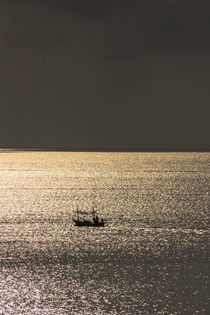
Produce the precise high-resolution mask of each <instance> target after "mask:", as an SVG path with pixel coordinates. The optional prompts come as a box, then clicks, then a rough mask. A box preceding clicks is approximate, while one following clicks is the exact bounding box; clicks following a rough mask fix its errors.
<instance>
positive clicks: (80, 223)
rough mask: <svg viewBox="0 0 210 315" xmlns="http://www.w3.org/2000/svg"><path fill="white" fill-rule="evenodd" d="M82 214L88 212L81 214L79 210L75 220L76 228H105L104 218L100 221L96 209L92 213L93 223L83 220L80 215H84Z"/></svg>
mask: <svg viewBox="0 0 210 315" xmlns="http://www.w3.org/2000/svg"><path fill="white" fill-rule="evenodd" d="M82 213H85V214H86V212H81V211H79V210H78V209H77V218H76V219H75V218H73V222H74V225H76V226H96V227H100V226H102V227H103V226H104V220H103V218H101V219H99V217H98V215H97V214H96V212H95V210H94V208H93V211H92V215H93V218H92V221H91V220H86V219H83V218H81V217H80V214H82Z"/></svg>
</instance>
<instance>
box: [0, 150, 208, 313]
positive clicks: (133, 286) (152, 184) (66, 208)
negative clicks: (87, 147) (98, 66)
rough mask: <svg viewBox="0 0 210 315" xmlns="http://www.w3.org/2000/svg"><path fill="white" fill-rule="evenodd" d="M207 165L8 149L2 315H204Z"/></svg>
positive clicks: (193, 156) (0, 261)
mask: <svg viewBox="0 0 210 315" xmlns="http://www.w3.org/2000/svg"><path fill="white" fill-rule="evenodd" d="M209 158H210V154H209V153H94V152H92V153H82V152H80V153H76V152H71V153H70V152H20V151H19V152H16V151H11V152H4V151H2V152H1V153H0V191H1V194H0V314H50V315H53V314H58V315H62V314H91V315H92V314H131V315H134V314H167V315H168V314H190V315H191V314H207V313H208V312H207V302H208V301H207V298H208V294H207V280H208V257H207V256H208V254H207V253H208V250H207V247H208V243H207V239H208V238H207V237H208V215H209V214H208V202H209V192H208V183H209ZM93 204H94V205H95V208H96V210H97V211H98V214H99V216H103V218H104V220H105V227H104V228H94V227H89V228H87V227H76V226H74V225H73V223H72V215H73V214H74V212H75V209H76V207H77V206H79V208H80V209H81V210H85V211H90V210H91V207H92V205H93Z"/></svg>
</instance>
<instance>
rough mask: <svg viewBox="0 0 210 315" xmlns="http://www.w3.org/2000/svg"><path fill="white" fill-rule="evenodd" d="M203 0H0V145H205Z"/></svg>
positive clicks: (208, 66)
mask: <svg viewBox="0 0 210 315" xmlns="http://www.w3.org/2000/svg"><path fill="white" fill-rule="evenodd" d="M209 105H210V1H209V0H158V1H157V0H136V1H135V0H127V1H126V0H72V1H71V0H18V1H17V0H1V1H0V147H28V148H32V147H35V148H54V149H56V148H57V149H61V148H63V149H67V148H69V149H72V148H73V149H74V148H81V149H82V148H84V149H88V148H89V149H99V148H102V149H110V148H114V149H124V148H125V149H137V150H145V149H146V150H152V149H155V150H156V149H157V150H160V149H164V150H170V149H174V150H175V149H180V150H185V149H186V150H188V149H198V150H209V149H210V141H209V134H210V130H209V107H210V106H209Z"/></svg>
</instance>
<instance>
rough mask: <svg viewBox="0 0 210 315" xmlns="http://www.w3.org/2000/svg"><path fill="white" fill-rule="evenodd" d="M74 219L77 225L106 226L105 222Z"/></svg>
mask: <svg viewBox="0 0 210 315" xmlns="http://www.w3.org/2000/svg"><path fill="white" fill-rule="evenodd" d="M73 221H74V225H76V226H88V227H89V226H94V227H103V226H104V222H98V223H97V222H91V221H87V220H75V219H73Z"/></svg>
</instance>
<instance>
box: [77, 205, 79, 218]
mask: <svg viewBox="0 0 210 315" xmlns="http://www.w3.org/2000/svg"><path fill="white" fill-rule="evenodd" d="M77 220H78V221H79V207H78V205H77Z"/></svg>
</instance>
